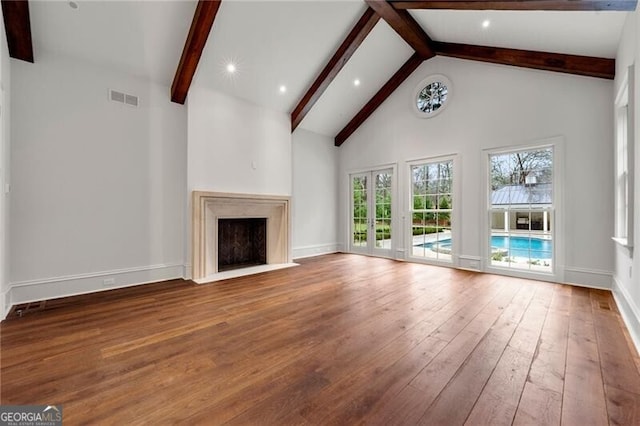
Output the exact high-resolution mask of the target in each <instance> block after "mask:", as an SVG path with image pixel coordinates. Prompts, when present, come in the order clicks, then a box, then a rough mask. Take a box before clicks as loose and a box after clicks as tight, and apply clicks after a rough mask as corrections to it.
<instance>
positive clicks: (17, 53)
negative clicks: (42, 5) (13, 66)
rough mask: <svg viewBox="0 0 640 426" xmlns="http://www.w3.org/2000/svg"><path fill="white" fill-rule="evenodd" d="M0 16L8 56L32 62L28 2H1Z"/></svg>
mask: <svg viewBox="0 0 640 426" xmlns="http://www.w3.org/2000/svg"><path fill="white" fill-rule="evenodd" d="M2 15H3V17H4V28H5V32H6V34H7V45H8V47H9V56H11V57H12V58H15V59H21V60H23V61H27V62H33V43H32V41H31V20H30V19H29V2H28V1H27V0H2Z"/></svg>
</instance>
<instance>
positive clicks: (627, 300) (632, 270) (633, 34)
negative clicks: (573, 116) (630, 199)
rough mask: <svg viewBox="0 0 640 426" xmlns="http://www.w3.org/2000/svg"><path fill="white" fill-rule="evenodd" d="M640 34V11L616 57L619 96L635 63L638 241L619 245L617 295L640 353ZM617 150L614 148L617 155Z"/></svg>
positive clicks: (633, 17) (633, 15)
mask: <svg viewBox="0 0 640 426" xmlns="http://www.w3.org/2000/svg"><path fill="white" fill-rule="evenodd" d="M639 32H640V11H638V10H636V11H635V13H631V14H629V16H628V17H627V20H626V22H625V26H624V29H623V32H622V37H621V40H620V46H619V48H618V55H617V57H616V80H615V87H616V91H615V92H614V93H617V91H618V88H619V87H620V85H621V83H622V80H623V78H624V75H625V73H626V70H627V68H628V67H629V65H631V64H633V63H635V94H634V95H635V117H634V118H633V120H634V129H635V140H634V141H633V144H634V149H635V159H634V160H635V161H634V162H635V179H634V185H635V199H634V212H635V213H634V217H635V218H636V220H635V221H634V241H633V242H632V244H633V246H634V247H635V249H634V250H633V252H630V251H628V250H627V249H626V248H624V247H622V246H619V245H617V244H616V245H615V269H614V288H613V294H614V296H615V298H616V302H617V304H618V307H619V308H620V311H621V313H622V316H623V318H624V319H625V322H626V324H627V328H628V329H629V332H630V334H631V336H632V337H633V339H634V342H635V344H636V347H637V348H638V349H639V350H640V280H639V278H638V277H640V275H639V274H638V272H639V271H640V220H638V219H637V218H638V212H640V143H639V140H640V42H639V41H638V37H639ZM613 102H614V99H613V98H612V99H611V101H610V106H611V111H612V112H611V114H612V115H613V105H614V103H613ZM613 149H614V147H612V148H611V150H612V152H613ZM614 179H615V177H614V175H613V174H612V175H611V177H610V180H609V182H610V187H611V191H612V192H614V188H615V187H614V182H615V180H614Z"/></svg>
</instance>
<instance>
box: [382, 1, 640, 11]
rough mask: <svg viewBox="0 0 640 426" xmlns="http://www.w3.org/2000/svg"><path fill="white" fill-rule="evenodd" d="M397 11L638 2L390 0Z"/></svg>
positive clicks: (631, 4)
mask: <svg viewBox="0 0 640 426" xmlns="http://www.w3.org/2000/svg"><path fill="white" fill-rule="evenodd" d="M390 1H391V3H392V4H393V7H394V8H396V9H451V10H573V11H581V10H596V11H597V10H620V11H633V10H635V9H636V4H637V3H638V1H637V0H499V1H483V0H447V1H441V0H435V1H407V0H390Z"/></svg>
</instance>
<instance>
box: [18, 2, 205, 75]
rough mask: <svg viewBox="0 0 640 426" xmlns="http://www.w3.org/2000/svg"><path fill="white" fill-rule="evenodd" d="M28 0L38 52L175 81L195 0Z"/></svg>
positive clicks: (35, 54) (34, 47)
mask: <svg viewBox="0 0 640 426" xmlns="http://www.w3.org/2000/svg"><path fill="white" fill-rule="evenodd" d="M75 1H76V3H77V4H78V5H79V7H78V9H72V8H71V7H69V4H68V2H67V1H33V0H32V1H30V2H29V13H30V16H31V33H32V38H33V49H34V56H35V60H36V61H37V60H38V51H40V50H43V49H44V50H47V51H50V52H53V53H56V54H62V55H66V56H72V57H78V58H83V59H86V60H87V61H90V62H93V63H95V64H98V65H104V66H108V67H111V68H115V69H116V70H119V71H123V72H126V73H129V74H133V75H136V76H141V77H147V78H150V79H151V80H153V81H156V82H159V83H162V84H167V85H171V82H172V81H173V76H174V74H175V72H176V68H177V67H178V62H179V60H180V55H181V54H182V48H183V47H184V42H185V40H186V39H187V34H188V33H189V27H190V26H191V20H192V18H193V12H194V11H195V7H196V2H195V1H87V0H84V1H83V0H75Z"/></svg>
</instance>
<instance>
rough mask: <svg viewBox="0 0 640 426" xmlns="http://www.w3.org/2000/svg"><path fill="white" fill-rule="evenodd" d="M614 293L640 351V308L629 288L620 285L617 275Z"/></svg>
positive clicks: (614, 280)
mask: <svg viewBox="0 0 640 426" xmlns="http://www.w3.org/2000/svg"><path fill="white" fill-rule="evenodd" d="M612 293H613V298H614V299H615V301H616V305H618V309H619V310H620V315H621V316H622V320H623V321H624V323H625V325H626V326H627V330H629V334H630V335H631V340H633V344H634V345H635V346H636V350H637V351H638V353H640V309H638V306H637V305H636V304H635V302H634V301H633V298H631V295H630V294H629V292H628V291H627V289H626V288H624V287H623V286H622V285H620V282H619V281H618V280H617V279H616V277H613V291H612Z"/></svg>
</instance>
